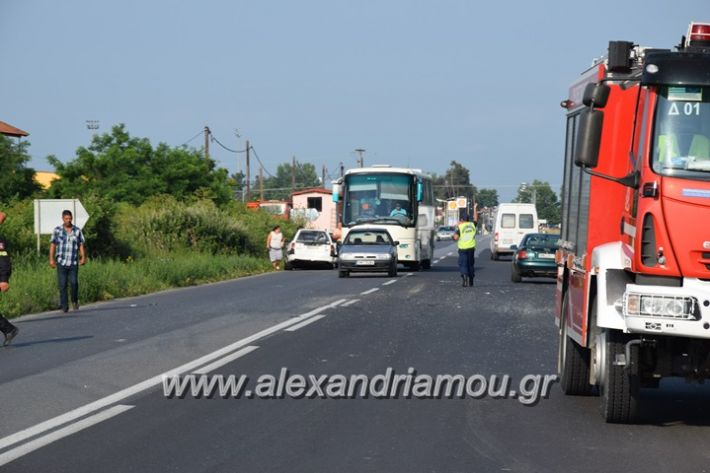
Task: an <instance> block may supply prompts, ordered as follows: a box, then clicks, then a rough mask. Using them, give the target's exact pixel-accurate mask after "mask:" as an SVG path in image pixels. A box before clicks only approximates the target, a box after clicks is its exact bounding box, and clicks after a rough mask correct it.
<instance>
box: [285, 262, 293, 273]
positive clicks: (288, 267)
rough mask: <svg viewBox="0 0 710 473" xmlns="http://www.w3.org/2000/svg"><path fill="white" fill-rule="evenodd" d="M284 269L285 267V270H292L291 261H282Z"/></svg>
mask: <svg viewBox="0 0 710 473" xmlns="http://www.w3.org/2000/svg"><path fill="white" fill-rule="evenodd" d="M284 269H285V270H286V271H290V270H292V269H293V263H292V262H290V261H286V262H285V263H284Z"/></svg>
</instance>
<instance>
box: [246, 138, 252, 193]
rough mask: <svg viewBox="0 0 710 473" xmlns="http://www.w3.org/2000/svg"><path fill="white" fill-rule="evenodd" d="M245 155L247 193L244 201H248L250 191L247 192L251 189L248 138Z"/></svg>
mask: <svg viewBox="0 0 710 473" xmlns="http://www.w3.org/2000/svg"><path fill="white" fill-rule="evenodd" d="M246 155H247V156H246V157H247V159H246V161H247V163H246V164H247V175H246V178H247V193H246V198H245V200H246V201H249V199H250V198H251V195H250V193H249V191H250V190H251V188H250V185H249V179H251V173H250V170H251V169H250V167H249V140H247V149H246Z"/></svg>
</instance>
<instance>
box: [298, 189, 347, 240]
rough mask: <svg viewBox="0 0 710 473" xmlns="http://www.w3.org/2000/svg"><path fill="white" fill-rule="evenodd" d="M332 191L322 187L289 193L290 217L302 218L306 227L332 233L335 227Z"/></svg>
mask: <svg viewBox="0 0 710 473" xmlns="http://www.w3.org/2000/svg"><path fill="white" fill-rule="evenodd" d="M332 196H333V191H331V190H329V189H326V188H324V187H315V188H312V189H303V190H300V191H296V192H294V193H293V194H291V201H292V202H293V209H292V210H291V219H303V220H305V221H306V227H307V228H313V229H317V230H326V231H328V232H329V233H332V232H333V230H335V227H336V206H335V202H333V197H332Z"/></svg>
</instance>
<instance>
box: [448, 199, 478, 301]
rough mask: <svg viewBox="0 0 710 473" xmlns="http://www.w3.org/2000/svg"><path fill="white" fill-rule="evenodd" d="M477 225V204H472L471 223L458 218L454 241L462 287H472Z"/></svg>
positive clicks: (461, 217)
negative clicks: (457, 251) (456, 247)
mask: <svg viewBox="0 0 710 473" xmlns="http://www.w3.org/2000/svg"><path fill="white" fill-rule="evenodd" d="M477 223H478V204H473V222H469V221H468V217H467V215H463V214H462V215H461V216H460V217H459V224H458V226H457V227H456V233H455V234H454V240H456V242H457V244H458V248H459V272H460V273H461V281H462V284H461V285H462V286H463V287H467V286H468V287H473V277H474V276H475V274H474V262H475V260H476V224H477Z"/></svg>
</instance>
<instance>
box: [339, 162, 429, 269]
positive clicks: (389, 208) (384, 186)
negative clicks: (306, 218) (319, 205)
mask: <svg viewBox="0 0 710 473" xmlns="http://www.w3.org/2000/svg"><path fill="white" fill-rule="evenodd" d="M333 200H334V201H335V202H340V203H341V204H342V205H339V208H340V209H342V210H341V212H342V215H341V216H340V220H339V221H341V222H342V224H343V233H342V238H343V239H344V238H345V237H346V236H347V232H348V231H349V229H350V228H352V227H353V226H355V225H361V224H368V225H376V226H378V227H384V228H386V229H387V231H388V232H389V233H390V235H392V238H394V239H395V240H397V241H399V247H398V248H397V256H398V260H399V262H400V263H401V264H404V265H405V266H407V267H408V268H410V269H413V270H418V269H419V268H420V267H421V268H424V269H429V267H431V260H432V258H433V257H434V232H435V227H434V215H435V204H434V193H433V187H432V181H431V176H429V175H427V174H424V173H423V172H422V171H421V170H419V169H408V168H395V167H391V166H388V165H376V166H372V167H367V168H355V169H350V170H348V171H347V172H346V173H345V174H344V175H343V177H342V178H341V179H339V180H338V181H335V182H333Z"/></svg>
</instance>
